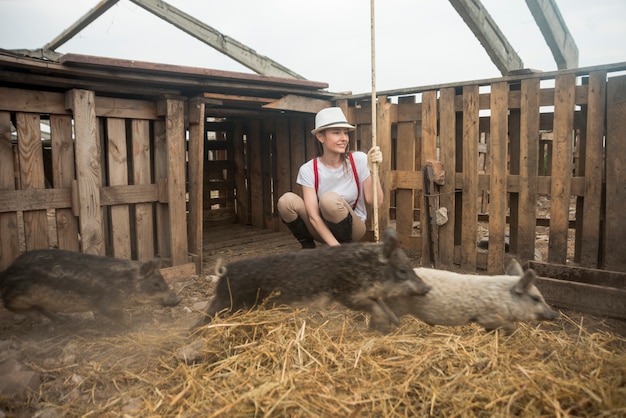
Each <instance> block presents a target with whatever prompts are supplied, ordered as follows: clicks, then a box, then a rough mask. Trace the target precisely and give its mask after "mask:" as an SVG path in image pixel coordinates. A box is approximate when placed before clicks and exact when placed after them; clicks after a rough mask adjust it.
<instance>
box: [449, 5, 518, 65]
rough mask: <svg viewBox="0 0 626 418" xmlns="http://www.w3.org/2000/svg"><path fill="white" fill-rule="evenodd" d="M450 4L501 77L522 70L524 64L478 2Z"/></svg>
mask: <svg viewBox="0 0 626 418" xmlns="http://www.w3.org/2000/svg"><path fill="white" fill-rule="evenodd" d="M450 4H451V5H452V7H454V8H455V10H456V11H457V13H458V14H459V15H460V16H461V18H463V20H464V21H465V24H466V25H467V26H468V27H469V28H470V29H471V31H472V32H473V33H474V36H476V38H478V40H479V41H480V44H481V45H482V46H483V48H485V51H486V52H487V55H489V58H491V61H492V62H493V63H494V64H495V65H496V67H498V70H500V73H501V74H502V75H507V74H509V73H510V72H511V71H513V70H519V69H522V68H524V63H523V62H522V59H521V58H520V57H519V55H517V52H516V51H515V48H513V46H512V45H511V44H510V43H509V41H508V40H507V38H506V36H505V35H504V33H502V31H501V30H500V28H499V27H498V25H497V24H496V22H495V21H494V20H493V18H492V17H491V15H490V14H489V12H488V11H487V9H485V6H483V4H482V3H481V2H480V1H472V0H450Z"/></svg>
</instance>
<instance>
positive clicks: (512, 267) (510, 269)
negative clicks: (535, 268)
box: [504, 254, 524, 277]
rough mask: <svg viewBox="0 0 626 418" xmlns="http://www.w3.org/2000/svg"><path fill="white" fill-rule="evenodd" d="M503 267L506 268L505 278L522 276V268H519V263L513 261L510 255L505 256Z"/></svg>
mask: <svg viewBox="0 0 626 418" xmlns="http://www.w3.org/2000/svg"><path fill="white" fill-rule="evenodd" d="M504 261H505V265H506V268H505V269H504V271H505V273H506V275H507V276H518V277H519V276H521V275H522V274H524V270H523V269H522V266H520V264H519V261H517V260H516V259H515V257H513V256H511V255H510V254H507V255H506V256H505V260H504Z"/></svg>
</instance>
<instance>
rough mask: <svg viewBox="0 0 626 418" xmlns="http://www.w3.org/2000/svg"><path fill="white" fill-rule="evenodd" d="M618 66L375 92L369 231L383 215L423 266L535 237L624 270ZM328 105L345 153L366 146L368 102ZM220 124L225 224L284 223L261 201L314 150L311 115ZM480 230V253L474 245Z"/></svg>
mask: <svg viewBox="0 0 626 418" xmlns="http://www.w3.org/2000/svg"><path fill="white" fill-rule="evenodd" d="M607 68H609V70H607ZM623 70H624V68H623V65H622V66H619V65H616V66H613V67H611V66H609V67H605V68H592V69H591V70H590V71H587V72H586V71H585V70H584V69H580V70H576V71H569V72H568V71H559V72H553V73H543V74H528V75H525V76H518V77H509V78H502V79H494V80H490V81H488V82H476V83H474V84H472V83H466V84H463V85H446V86H442V87H434V88H428V89H421V90H416V91H413V92H411V91H409V92H406V93H402V94H395V95H393V94H389V95H388V96H382V95H381V96H379V98H378V109H377V115H378V116H377V117H378V120H377V129H378V132H377V143H378V145H379V146H380V147H381V148H382V152H383V154H384V155H385V156H387V158H385V160H384V162H383V164H382V167H381V170H380V173H381V179H382V181H383V183H384V184H383V188H384V189H385V190H386V191H389V193H385V195H384V203H383V207H382V209H381V210H380V211H379V225H380V228H381V229H382V228H385V227H386V226H387V225H389V224H390V223H394V222H395V227H396V229H397V230H398V231H399V232H400V235H401V238H402V240H403V244H404V245H405V247H407V248H414V249H416V250H417V251H418V252H421V257H422V262H423V264H424V265H429V264H436V265H437V267H442V268H445V267H451V266H453V265H455V266H457V267H460V268H461V269H463V270H466V271H475V270H477V269H486V270H487V271H488V272H490V273H495V272H500V271H502V262H503V258H504V254H505V251H506V250H510V251H511V252H513V253H515V254H516V255H517V256H518V257H519V258H520V259H521V260H522V261H524V262H525V261H529V260H533V259H535V258H536V255H537V253H539V251H537V249H538V248H537V247H538V237H545V241H546V242H547V245H544V247H545V248H544V249H543V254H542V255H543V257H544V261H547V262H548V263H552V264H562V265H565V264H572V263H575V264H576V265H578V266H583V267H589V268H597V269H605V270H614V271H618V272H619V271H626V257H625V256H624V254H626V246H625V245H626V244H624V240H623V238H622V237H624V236H625V235H626V222H625V221H624V220H623V217H622V216H621V214H622V213H624V212H625V211H626V191H625V189H624V184H626V171H625V170H623V167H622V166H621V165H620V164H623V161H626V157H625V152H626V151H624V150H625V149H626V147H625V146H624V145H625V141H626V139H625V132H626V129H625V127H624V120H625V119H626V107H625V105H624V97H625V94H624V90H625V88H626V87H625V86H626V77H625V76H623V75H619V73H613V74H612V71H613V72H615V71H623ZM336 105H338V106H341V107H342V108H344V110H345V112H346V114H347V115H348V119H349V120H350V121H351V122H352V123H355V124H356V125H357V130H356V133H355V134H354V135H352V144H351V146H352V149H361V150H367V149H368V148H369V147H370V144H371V110H370V109H371V107H370V106H371V104H370V101H369V100H368V98H367V97H365V96H363V97H358V96H354V97H349V98H346V99H341V100H338V101H337V102H336ZM231 122H232V123H233V124H232V125H230V127H229V128H228V129H223V130H224V132H226V131H227V132H228V133H227V134H225V135H226V137H225V138H226V139H227V140H228V141H231V143H232V144H231V145H232V146H230V148H229V149H231V151H232V154H231V155H232V158H231V159H232V161H231V163H228V164H229V165H228V167H229V170H230V171H228V172H229V173H231V174H229V175H231V176H232V177H231V179H230V180H231V182H232V183H233V184H234V189H235V192H234V193H232V195H231V196H230V197H228V196H225V197H224V198H219V199H218V198H215V197H214V198H212V203H214V204H217V205H218V206H219V204H225V200H224V199H227V201H230V202H234V203H232V204H230V203H229V204H228V205H229V208H227V209H226V210H227V211H232V212H233V215H232V217H233V218H234V217H235V216H236V219H237V221H238V222H242V223H249V224H252V225H255V226H258V227H261V228H272V229H285V228H284V226H283V225H282V223H281V222H279V221H278V217H277V213H276V210H275V204H276V200H277V199H278V197H279V196H280V195H282V194H283V193H284V192H285V191H289V190H294V191H299V187H298V186H297V185H296V184H295V178H296V175H297V171H298V168H299V167H300V165H301V164H302V163H303V162H305V161H306V160H307V159H309V158H312V157H313V156H315V154H316V150H315V139H314V138H313V137H312V135H311V134H310V132H309V131H310V129H311V128H312V124H313V118H312V116H294V115H293V114H291V115H289V114H285V115H280V116H275V115H272V116H270V117H267V118H263V119H260V120H254V119H246V120H243V119H242V120H239V121H236V120H235V121H233V120H232V119H231ZM209 142H210V141H209ZM220 147H222V148H224V147H225V146H224V145H220ZM231 151H229V152H231ZM428 160H436V161H440V162H441V163H442V164H443V167H444V169H445V172H446V181H445V184H444V185H442V186H437V185H435V190H434V193H433V196H430V199H429V202H431V204H432V206H434V209H439V208H446V209H447V216H448V221H447V223H445V224H444V225H441V226H439V227H437V228H436V232H437V234H436V241H435V242H434V243H433V244H432V246H434V247H435V248H434V251H432V250H433V248H430V247H429V245H430V243H429V241H428V240H426V239H424V237H425V232H426V227H427V222H426V211H425V210H422V208H423V205H424V202H425V200H424V193H423V187H424V182H423V176H422V168H423V166H424V165H425V164H426V162H427V161H428ZM219 164H220V165H218V167H222V168H224V167H226V166H225V165H224V164H225V163H223V162H222V163H219ZM205 184H206V183H205ZM219 184H220V185H223V184H224V182H222V183H219ZM216 196H217V195H216ZM218 206H215V205H213V207H214V208H217V207H218ZM205 209H206V206H205ZM213 210H215V209H213ZM209 212H211V209H209ZM205 213H206V212H205ZM369 213H370V216H371V213H372V211H371V209H370V211H369ZM210 216H211V215H210V213H209V214H207V215H205V219H207V217H210ZM484 235H488V237H489V248H488V250H487V251H483V250H480V249H479V248H478V244H477V242H478V240H479V239H480V238H482V237H483V236H484ZM369 238H370V239H371V238H372V235H371V231H370V235H369ZM505 242H506V243H507V244H505ZM431 254H434V255H435V256H436V260H431V259H430V257H431Z"/></svg>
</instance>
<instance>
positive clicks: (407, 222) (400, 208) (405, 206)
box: [388, 96, 417, 235]
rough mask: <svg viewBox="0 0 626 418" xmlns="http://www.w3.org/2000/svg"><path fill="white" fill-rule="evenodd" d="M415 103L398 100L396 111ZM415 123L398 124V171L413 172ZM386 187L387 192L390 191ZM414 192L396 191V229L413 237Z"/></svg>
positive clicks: (412, 99)
mask: <svg viewBox="0 0 626 418" xmlns="http://www.w3.org/2000/svg"><path fill="white" fill-rule="evenodd" d="M414 103H415V96H408V97H400V98H398V111H399V112H401V111H402V110H401V109H402V108H403V107H404V106H405V105H408V106H411V105H412V104H414ZM415 129H416V123H415V122H414V121H411V122H399V123H398V133H397V136H398V137H397V145H396V168H397V169H398V170H406V171H409V172H411V171H415V146H416V142H417V140H416V135H415ZM390 186H391V185H390V184H389V185H388V190H391V189H390ZM414 200H415V192H414V190H413V189H398V190H396V229H397V230H398V232H399V233H401V234H404V235H413V201H414Z"/></svg>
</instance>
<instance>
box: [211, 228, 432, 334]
mask: <svg viewBox="0 0 626 418" xmlns="http://www.w3.org/2000/svg"><path fill="white" fill-rule="evenodd" d="M217 270H218V271H217V272H218V274H219V276H220V277H219V281H218V283H217V287H216V290H215V296H214V298H213V301H212V302H211V304H210V306H209V308H208V309H207V311H206V317H205V318H204V321H203V324H206V323H208V322H210V321H211V319H212V317H213V316H214V315H215V314H217V313H218V312H220V311H223V310H227V309H228V310H230V311H236V310H239V309H248V308H252V307H254V306H255V305H256V304H258V303H260V302H262V301H263V300H264V299H265V298H267V297H268V296H270V295H272V296H275V298H274V299H272V301H274V302H275V303H284V304H294V303H299V302H312V301H314V300H316V299H328V300H330V301H335V302H339V303H341V304H343V305H344V306H346V307H347V308H350V309H352V310H356V311H363V312H367V313H369V314H370V315H371V317H372V321H371V325H372V327H374V328H378V329H381V330H385V329H386V328H387V326H388V325H389V324H390V323H393V324H395V325H397V324H398V323H399V322H398V318H397V317H396V316H395V315H394V314H393V312H392V311H391V310H390V309H389V308H387V306H386V305H385V304H384V303H382V299H383V298H387V297H390V296H391V295H396V296H400V295H423V294H426V293H427V292H428V290H429V287H428V286H427V285H425V284H424V282H422V280H421V279H420V278H419V277H417V275H416V274H415V272H414V271H413V268H412V267H411V264H410V262H409V259H408V257H407V256H406V254H405V253H404V251H403V250H402V249H401V248H399V246H398V236H397V233H396V231H395V230H394V229H391V228H389V229H387V231H385V234H384V237H383V242H382V243H380V244H374V243H355V244H347V245H342V246H337V247H321V248H315V249H311V250H307V251H297V252H293V253H287V254H278V255H271V256H267V257H259V258H250V259H244V260H239V261H235V262H232V263H229V264H227V265H226V266H224V267H221V268H220V267H218V269H217Z"/></svg>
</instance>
